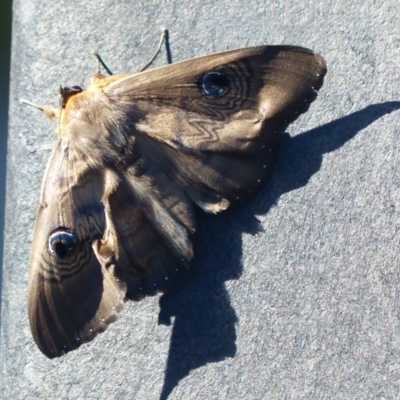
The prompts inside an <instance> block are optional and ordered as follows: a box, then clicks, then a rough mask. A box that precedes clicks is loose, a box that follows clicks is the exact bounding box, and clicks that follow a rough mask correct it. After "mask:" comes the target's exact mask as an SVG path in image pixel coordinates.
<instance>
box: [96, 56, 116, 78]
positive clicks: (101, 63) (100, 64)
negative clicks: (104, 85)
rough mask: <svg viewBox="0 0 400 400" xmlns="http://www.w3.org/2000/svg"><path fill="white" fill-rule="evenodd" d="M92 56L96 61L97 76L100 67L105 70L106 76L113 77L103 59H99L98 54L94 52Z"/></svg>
mask: <svg viewBox="0 0 400 400" xmlns="http://www.w3.org/2000/svg"><path fill="white" fill-rule="evenodd" d="M92 54H93V56H94V58H95V59H96V61H97V71H96V72H97V74H100V66H102V67H103V68H104V69H105V70H106V72H107V74H108V75H114V74H113V73H112V72H111V70H110V68H108V67H107V64H106V63H105V62H104V61H103V59H102V58H101V57H100V54H99V53H96V52H95V51H94V52H93V53H92Z"/></svg>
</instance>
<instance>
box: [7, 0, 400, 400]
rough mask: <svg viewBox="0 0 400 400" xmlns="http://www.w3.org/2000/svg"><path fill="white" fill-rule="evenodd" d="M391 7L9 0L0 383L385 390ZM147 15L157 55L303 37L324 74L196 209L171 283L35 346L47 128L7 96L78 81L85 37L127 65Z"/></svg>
mask: <svg viewBox="0 0 400 400" xmlns="http://www.w3.org/2000/svg"><path fill="white" fill-rule="evenodd" d="M242 3H243V4H242ZM84 4H85V5H84ZM399 4H400V3H399V2H398V1H397V0H391V1H379V0H378V1H372V0H367V1H354V2H346V1H337V2H322V1H314V0H311V1H308V2H295V1H293V2H292V1H290V2H289V1H276V2H259V1H252V0H250V1H247V2H241V1H237V0H229V1H223V0H221V1H214V2H204V1H187V2H185V1H183V2H176V1H175V2H174V1H160V2H153V1H152V2H139V1H137V2H129V1H124V2H122V1H121V2H117V1H106V0H99V1H96V2H77V1H64V0H61V1H55V2H44V1H40V0H31V1H29V2H28V1H22V0H16V1H15V3H14V27H13V47H12V57H13V58H12V74H11V75H12V80H11V97H10V132H9V144H8V146H9V147H8V150H9V153H8V175H7V206H6V237H5V253H4V270H3V298H2V326H1V383H0V386H1V392H0V396H2V398H4V399H38V398H39V399H61V398H62V399H106V398H107V399H110V398H111V399H133V398H135V399H166V398H169V399H378V398H379V399H394V398H399V397H400V393H399V392H400V323H399V322H400V320H399V317H400V314H399V310H400V269H399V265H400V252H399V238H400V225H399V224H400V170H399V160H400V154H399V152H400V147H399V124H400V103H399V102H398V101H399V100H400V89H399V88H400V83H399V81H400V70H399V64H400V63H399V61H400V58H399V47H400V22H399V21H400V20H399V18H398V16H399V15H400V6H399ZM161 26H166V27H168V28H169V30H170V44H171V51H172V57H173V60H174V61H178V60H182V59H186V58H190V57H194V56H196V55H203V54H207V53H211V52H215V51H222V50H225V49H231V48H237V47H245V46H249V45H256V44H281V43H288V44H289V43H290V44H298V45H303V46H307V47H310V48H313V49H315V50H316V51H318V52H320V53H321V54H322V55H323V56H324V57H325V58H326V60H327V63H328V75H327V77H326V81H325V85H324V87H323V89H322V90H321V92H320V96H319V98H318V100H317V101H316V102H315V103H314V104H313V105H312V107H311V109H310V111H309V112H308V113H307V114H306V115H304V116H302V117H301V119H300V120H299V121H298V122H296V123H295V124H293V125H292V126H291V127H290V129H289V132H290V136H289V134H287V135H286V136H285V139H284V143H283V146H282V149H281V152H280V155H279V162H278V165H277V167H276V168H275V171H274V174H273V178H272V180H271V182H270V184H269V185H268V186H267V187H266V188H265V189H264V190H262V191H261V192H260V194H259V196H258V197H257V198H256V200H255V202H254V203H253V204H252V205H251V206H249V207H246V208H243V209H241V210H238V211H235V212H228V213H226V214H223V215H221V216H218V217H213V216H204V215H202V216H201V218H200V223H199V225H200V230H199V233H198V234H197V235H196V236H195V238H194V241H195V252H196V254H197V256H196V258H195V261H194V263H193V266H192V270H191V272H190V274H189V276H188V279H187V281H186V282H185V283H184V284H182V285H181V286H180V287H179V288H178V289H176V290H175V291H174V292H172V293H170V294H168V295H165V296H162V297H153V298H148V299H146V300H144V301H142V302H141V303H128V304H127V306H126V308H125V310H124V311H123V312H122V314H121V316H120V318H119V320H118V321H117V322H116V323H115V324H113V325H112V326H111V327H110V329H109V330H108V331H107V332H106V333H104V334H102V335H100V336H99V337H98V338H96V340H95V341H94V342H92V343H91V344H88V345H85V346H83V347H81V348H80V349H79V350H78V351H75V352H72V353H70V354H68V355H67V356H65V357H63V358H61V359H56V360H53V361H50V360H48V359H46V358H45V357H44V356H43V355H42V354H41V353H40V352H39V350H38V349H37V348H36V346H35V344H34V342H33V339H32V337H31V334H30V330H29V327H28V321H27V312H26V308H27V306H26V286H27V263H28V253H29V249H30V244H31V233H32V228H33V223H34V216H35V210H36V207H37V202H38V196H39V190H40V183H41V179H42V175H43V172H44V166H45V163H46V160H47V157H48V153H49V152H48V150H47V147H48V146H47V144H48V143H49V142H50V143H51V141H52V140H53V139H54V129H53V125H52V123H51V122H50V121H48V120H46V118H45V117H44V116H43V115H42V114H41V113H40V112H37V111H36V110H34V109H32V108H29V107H26V106H25V107H24V106H22V105H20V104H19V103H18V99H19V98H20V97H24V98H28V99H31V100H34V101H37V102H39V103H47V102H52V103H53V104H57V102H58V86H59V85H60V84H63V85H75V84H78V85H82V84H85V83H86V82H87V79H88V77H89V76H90V74H91V73H92V72H93V69H94V63H93V59H92V57H91V55H90V51H91V50H98V51H100V52H101V55H102V56H103V58H104V59H105V60H106V61H107V63H108V65H109V67H110V68H111V69H112V70H113V71H114V72H115V71H135V70H137V69H138V68H139V66H140V65H141V64H142V63H143V62H144V61H145V60H147V58H148V57H149V55H150V54H151V53H152V52H153V49H154V46H155V44H156V42H157V41H158V37H159V28H160V27H161ZM165 59H166V58H165V53H163V55H161V56H160V57H159V58H158V60H157V63H156V64H158V65H160V64H162V63H165Z"/></svg>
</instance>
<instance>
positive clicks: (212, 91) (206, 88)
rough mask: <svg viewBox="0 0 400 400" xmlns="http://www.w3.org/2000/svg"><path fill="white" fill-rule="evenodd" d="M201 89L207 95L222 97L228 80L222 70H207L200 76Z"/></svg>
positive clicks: (227, 85)
mask: <svg viewBox="0 0 400 400" xmlns="http://www.w3.org/2000/svg"><path fill="white" fill-rule="evenodd" d="M201 89H202V91H203V93H204V94H205V95H206V96H208V97H214V98H217V97H222V96H223V95H224V94H226V92H227V91H228V89H229V80H228V78H227V77H226V76H225V75H224V74H223V73H222V72H218V71H213V72H207V73H206V74H204V75H203V77H202V78H201Z"/></svg>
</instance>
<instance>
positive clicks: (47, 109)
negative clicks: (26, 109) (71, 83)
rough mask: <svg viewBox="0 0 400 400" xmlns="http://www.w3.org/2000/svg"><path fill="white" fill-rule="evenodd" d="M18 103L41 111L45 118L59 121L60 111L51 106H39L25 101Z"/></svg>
mask: <svg viewBox="0 0 400 400" xmlns="http://www.w3.org/2000/svg"><path fill="white" fill-rule="evenodd" d="M19 101H20V103H22V104H27V105H28V106H31V107H34V108H37V109H38V110H40V111H43V112H44V114H45V115H46V117H47V118H50V119H59V117H60V110H59V109H58V108H55V107H53V106H41V105H39V104H36V103H32V102H31V101H29V100H25V99H19Z"/></svg>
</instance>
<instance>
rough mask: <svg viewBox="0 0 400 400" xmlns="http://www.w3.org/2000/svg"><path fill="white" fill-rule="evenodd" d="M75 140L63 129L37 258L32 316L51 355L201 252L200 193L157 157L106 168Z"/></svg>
mask: <svg viewBox="0 0 400 400" xmlns="http://www.w3.org/2000/svg"><path fill="white" fill-rule="evenodd" d="M71 148H72V146H68V142H67V141H66V140H65V139H60V140H59V141H58V142H57V144H56V146H55V149H54V150H53V153H52V155H51V157H50V160H49V162H48V165H47V169H46V173H45V176H44V180H43V186H42V192H41V199H40V204H39V210H38V213H37V218H36V224H35V229H34V241H33V244H32V250H31V259H30V270H29V281H28V312H29V321H30V326H31V330H32V334H33V336H34V339H35V341H36V343H37V345H38V347H39V348H40V350H41V351H42V352H43V353H44V354H45V355H46V356H48V357H49V358H53V357H57V356H60V355H63V354H65V353H66V352H68V351H70V350H73V349H76V348H77V347H79V346H80V345H81V344H82V343H85V342H88V341H91V340H92V339H93V338H94V337H95V336H96V335H97V334H98V333H100V332H103V331H104V330H105V329H106V328H107V326H108V324H110V323H111V322H113V321H115V319H116V318H117V315H118V313H119V312H120V311H121V310H122V308H123V306H124V301H125V299H126V298H130V299H140V298H141V297H143V296H145V295H149V294H154V293H156V292H157V291H159V290H165V289H166V288H167V287H168V286H169V284H170V282H172V281H173V280H174V278H175V276H176V275H178V276H179V275H180V272H181V270H182V269H186V268H187V267H188V264H189V262H190V260H191V258H192V255H193V254H192V247H191V243H190V241H189V239H188V231H189V232H193V231H194V219H193V215H192V210H191V202H190V201H189V200H188V199H187V198H186V196H185V195H184V194H183V193H182V192H181V191H179V190H177V189H176V188H175V187H174V185H172V184H171V182H170V181H169V180H168V179H167V178H166V177H165V176H164V175H163V174H162V172H161V171H159V170H154V168H156V166H153V167H151V166H146V174H142V173H141V171H137V170H134V169H132V168H131V169H130V170H128V171H124V172H122V171H119V170H117V169H115V168H113V169H109V168H107V167H106V166H104V167H103V168H99V169H97V170H96V169H93V168H90V167H89V164H88V163H87V162H86V161H85V160H83V158H82V157H81V156H77V155H76V154H74V152H73V151H72V150H71ZM142 167H143V164H142ZM155 174H157V176H158V179H157V181H155V179H154V175H155ZM69 241H71V243H69ZM57 246H58V247H57ZM68 249H69V250H68Z"/></svg>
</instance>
